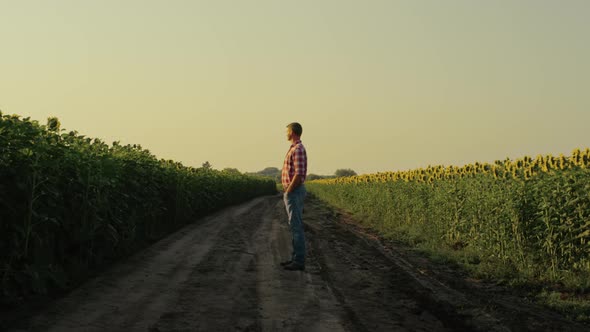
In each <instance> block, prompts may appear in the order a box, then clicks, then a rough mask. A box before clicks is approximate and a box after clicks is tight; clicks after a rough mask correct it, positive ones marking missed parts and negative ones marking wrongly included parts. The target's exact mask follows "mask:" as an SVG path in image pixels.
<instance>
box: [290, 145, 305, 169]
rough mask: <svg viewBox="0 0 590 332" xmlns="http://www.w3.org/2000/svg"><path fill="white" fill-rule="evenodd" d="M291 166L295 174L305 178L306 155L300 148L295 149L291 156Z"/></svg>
mask: <svg viewBox="0 0 590 332" xmlns="http://www.w3.org/2000/svg"><path fill="white" fill-rule="evenodd" d="M293 164H294V166H295V174H299V175H303V176H305V175H306V173H307V153H306V152H305V149H303V148H301V147H297V148H295V153H294V154H293Z"/></svg>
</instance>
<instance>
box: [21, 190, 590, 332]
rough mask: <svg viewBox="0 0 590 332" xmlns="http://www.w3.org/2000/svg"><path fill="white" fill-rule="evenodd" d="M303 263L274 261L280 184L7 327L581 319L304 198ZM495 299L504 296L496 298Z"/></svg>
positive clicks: (534, 324) (282, 249) (318, 326)
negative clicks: (496, 291) (371, 232)
mask: <svg viewBox="0 0 590 332" xmlns="http://www.w3.org/2000/svg"><path fill="white" fill-rule="evenodd" d="M304 221H305V223H306V236H307V242H308V243H307V247H308V261H307V266H306V271H305V272H301V271H285V270H282V269H281V268H280V266H279V262H281V261H282V260H285V259H286V258H288V257H289V255H290V250H291V248H290V245H291V240H290V234H289V230H288V228H287V225H286V213H285V209H284V206H283V203H282V199H281V197H280V196H267V197H261V198H257V199H254V200H252V201H250V202H248V203H245V204H242V205H239V206H236V207H231V208H228V209H225V210H223V211H221V212H218V213H216V214H214V215H211V216H209V217H207V218H204V219H202V220H199V221H197V222H196V223H195V224H193V225H190V226H188V227H185V228H184V229H182V230H181V231H179V232H177V233H175V234H172V235H171V236H169V237H167V238H165V239H163V240H162V241H160V242H158V243H156V244H155V245H153V246H152V247H150V248H148V249H147V250H144V251H142V252H140V253H138V254H137V255H135V256H133V257H131V258H130V259H128V260H125V261H123V262H121V263H120V264H118V265H116V266H114V267H113V268H112V269H110V270H108V271H106V272H105V273H103V274H101V275H100V276H99V277H97V278H94V279H92V280H90V281H89V282H87V283H85V284H84V285H82V286H81V287H80V288H78V289H77V290H75V291H74V292H72V293H70V294H69V295H68V296H66V297H65V298H63V299H60V300H58V301H56V302H55V303H53V304H52V305H50V306H49V307H48V308H47V309H46V310H45V311H44V312H43V313H40V314H38V315H36V316H35V317H33V318H31V319H29V320H28V321H27V322H22V323H21V324H19V326H18V327H16V328H15V329H13V331H60V332H61V331H477V330H480V331H510V330H514V331H521V330H522V331H526V330H531V331H532V330H536V331H538V330H555V331H562V330H568V331H575V330H579V331H582V330H585V329H584V326H582V325H578V324H574V323H571V322H568V321H565V320H563V319H562V318H561V317H559V316H557V315H555V314H552V313H547V312H546V311H543V310H542V309H539V308H536V307H534V306H531V305H528V304H523V303H520V302H518V301H519V300H518V299H513V298H510V297H509V296H510V295H509V294H507V295H505V296H504V295H499V296H493V298H494V300H493V302H491V301H492V300H490V298H491V297H489V296H487V295H486V294H487V293H486V292H491V291H493V290H489V289H483V288H482V287H479V288H478V287H476V286H470V285H468V283H467V282H458V280H457V278H456V277H455V275H454V274H452V272H446V271H444V270H441V269H440V268H432V267H431V266H430V265H429V263H428V262H427V261H425V260H423V259H420V258H419V257H415V256H412V255H411V254H408V253H407V252H404V251H403V250H401V249H400V250H396V249H395V248H392V247H391V246H385V245H383V244H382V243H380V242H379V241H378V240H375V239H373V238H371V237H370V236H367V235H366V234H362V232H361V231H359V229H358V228H355V226H353V225H351V224H349V223H347V222H346V218H345V217H344V216H342V215H338V214H335V213H334V212H333V211H332V210H331V209H329V208H327V207H325V206H324V205H323V204H321V203H320V202H318V201H317V200H315V199H313V198H309V199H308V200H307V202H306V207H305V213H304ZM503 301H504V302H506V303H504V304H502V303H503Z"/></svg>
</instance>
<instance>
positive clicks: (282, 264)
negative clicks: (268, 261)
mask: <svg viewBox="0 0 590 332" xmlns="http://www.w3.org/2000/svg"><path fill="white" fill-rule="evenodd" d="M291 263H293V261H292V260H288V261H284V262H281V266H285V265H289V264H291Z"/></svg>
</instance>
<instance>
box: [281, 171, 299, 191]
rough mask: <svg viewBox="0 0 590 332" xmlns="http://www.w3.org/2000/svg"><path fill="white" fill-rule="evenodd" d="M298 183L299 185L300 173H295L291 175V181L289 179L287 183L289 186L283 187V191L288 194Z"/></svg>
mask: <svg viewBox="0 0 590 332" xmlns="http://www.w3.org/2000/svg"><path fill="white" fill-rule="evenodd" d="M300 185H301V175H299V174H295V176H294V177H293V181H291V183H290V184H289V187H288V188H287V189H285V193H286V194H288V193H290V192H292V191H293V190H295V189H297V187H299V186H300Z"/></svg>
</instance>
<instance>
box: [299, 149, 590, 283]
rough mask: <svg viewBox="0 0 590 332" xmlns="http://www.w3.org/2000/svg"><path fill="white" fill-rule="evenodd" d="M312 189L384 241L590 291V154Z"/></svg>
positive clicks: (340, 181) (325, 182)
mask: <svg viewBox="0 0 590 332" xmlns="http://www.w3.org/2000/svg"><path fill="white" fill-rule="evenodd" d="M306 186H307V188H308V190H309V191H310V192H311V193H312V194H315V195H316V196H318V197H319V198H320V199H322V200H324V201H327V202H328V203H330V204H332V205H334V206H337V207H340V208H343V209H345V210H347V211H348V212H351V213H353V214H354V215H355V216H356V217H358V219H359V220H360V221H361V222H362V223H363V224H364V225H366V226H368V227H370V228H372V229H374V230H375V231H377V232H378V233H380V234H382V235H384V236H385V237H389V238H392V239H397V240H402V241H405V242H407V243H410V244H412V245H415V246H417V247H421V248H427V251H430V252H431V253H440V252H451V253H453V252H455V253H460V254H459V255H462V256H463V259H464V260H465V261H466V264H467V265H471V266H472V267H474V269H475V270H477V271H479V273H481V274H484V275H486V276H491V277H494V278H500V279H502V278H508V279H513V280H514V279H520V280H526V281H527V282H528V281H533V282H541V283H561V284H564V285H567V286H569V287H572V288H576V289H582V290H588V289H589V288H590V149H585V150H580V149H576V150H574V151H573V152H572V154H571V155H570V156H564V155H560V156H558V157H554V156H551V155H546V156H537V157H536V158H531V157H523V158H520V159H517V160H510V159H506V160H502V161H496V162H494V163H492V164H489V163H479V162H476V163H475V164H470V165H465V166H461V167H458V166H429V167H427V168H421V169H415V170H409V171H398V172H384V173H377V174H367V175H358V176H352V177H345V178H332V179H321V180H314V181H309V182H307V183H306ZM476 266H478V267H476Z"/></svg>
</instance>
